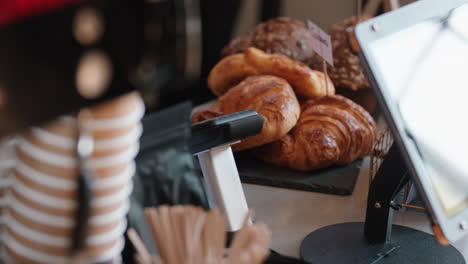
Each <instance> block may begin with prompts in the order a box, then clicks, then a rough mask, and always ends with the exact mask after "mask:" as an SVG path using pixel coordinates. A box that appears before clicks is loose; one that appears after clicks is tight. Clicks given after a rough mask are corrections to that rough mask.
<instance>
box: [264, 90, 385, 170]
mask: <svg viewBox="0 0 468 264" xmlns="http://www.w3.org/2000/svg"><path fill="white" fill-rule="evenodd" d="M376 138H377V128H376V124H375V122H374V120H373V118H372V117H371V115H370V114H369V113H368V112H367V111H365V110H364V109H363V108H362V107H361V106H359V105H358V104H356V103H354V102H353V101H351V100H349V99H347V98H345V97H343V96H339V95H334V96H327V97H322V98H319V99H312V100H308V101H307V102H306V103H305V104H303V105H302V107H301V116H300V118H299V121H298V122H297V124H296V126H295V127H294V128H293V129H292V130H291V131H290V132H289V133H288V134H287V135H286V136H284V137H282V138H281V139H280V140H278V141H275V142H273V143H270V144H267V145H265V146H262V147H260V148H258V149H256V150H255V155H256V156H257V157H258V158H260V159H262V160H264V161H266V162H268V163H273V164H276V165H279V166H284V167H289V168H293V169H297V170H303V171H307V170H314V169H320V168H325V167H329V166H331V165H346V164H348V163H351V162H352V161H354V160H356V159H358V158H361V157H364V156H367V155H369V154H370V153H371V151H372V150H373V147H374V144H375V142H376Z"/></svg>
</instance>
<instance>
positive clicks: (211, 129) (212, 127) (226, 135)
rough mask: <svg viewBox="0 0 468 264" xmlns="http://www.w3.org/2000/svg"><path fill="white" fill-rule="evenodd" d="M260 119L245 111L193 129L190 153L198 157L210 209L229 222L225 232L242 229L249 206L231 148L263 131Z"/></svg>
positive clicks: (251, 112)
mask: <svg viewBox="0 0 468 264" xmlns="http://www.w3.org/2000/svg"><path fill="white" fill-rule="evenodd" d="M262 127H263V117H262V116H260V115H259V114H258V113H257V112H255V111H252V110H246V111H242V112H238V113H234V114H230V115H225V116H221V117H217V118H214V119H210V120H206V121H203V122H200V123H197V124H194V125H193V126H192V140H191V151H192V153H193V154H194V155H195V156H197V157H198V160H199V162H200V167H201V169H202V172H203V182H204V185H205V191H206V194H207V196H208V201H209V204H210V207H218V208H219V209H220V210H221V212H223V213H224V214H225V215H226V216H227V219H228V228H229V230H228V231H231V232H235V231H237V230H239V229H241V227H242V224H243V222H244V219H245V217H246V215H247V213H248V210H249V209H248V206H247V202H246V199H245V195H244V190H243V189H242V184H241V181H240V178H239V172H238V171H237V167H236V162H235V160H234V155H233V153H232V149H231V145H232V144H235V143H237V142H239V141H240V140H242V139H244V138H247V137H250V136H254V135H256V134H258V133H260V131H261V130H262Z"/></svg>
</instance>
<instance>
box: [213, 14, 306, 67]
mask: <svg viewBox="0 0 468 264" xmlns="http://www.w3.org/2000/svg"><path fill="white" fill-rule="evenodd" d="M313 41H314V40H313V38H312V34H310V31H309V30H308V29H307V27H306V25H305V24H304V23H303V22H302V21H300V20H297V19H293V18H288V17H279V18H274V19H270V20H268V21H266V22H264V23H260V24H258V25H257V26H255V28H253V29H252V30H250V31H249V32H247V33H246V34H244V35H242V36H240V37H238V38H235V39H233V40H232V41H231V42H230V43H229V44H228V45H227V46H226V47H225V48H224V49H223V51H222V56H223V57H224V56H229V55H233V54H237V53H242V52H244V51H246V50H247V48H249V47H255V48H258V49H261V50H263V51H265V52H267V53H270V54H273V53H280V54H283V55H285V56H288V57H289V58H291V59H293V60H297V61H300V62H303V63H306V62H307V61H309V60H310V59H311V58H312V57H314V51H313V49H312V43H313Z"/></svg>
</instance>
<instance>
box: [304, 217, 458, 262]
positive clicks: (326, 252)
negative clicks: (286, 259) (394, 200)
mask: <svg viewBox="0 0 468 264" xmlns="http://www.w3.org/2000/svg"><path fill="white" fill-rule="evenodd" d="M300 254H301V257H302V258H303V259H304V260H305V261H307V262H311V263H318V264H329V263H330V264H336V263H353V264H354V263H356V264H360V263H364V264H395V263H398V264H406V263H411V264H414V263H423V264H465V263H466V262H465V259H464V258H463V256H462V255H461V254H460V252H458V250H457V249H455V248H454V247H452V246H448V247H445V246H441V245H440V244H438V243H437V242H436V240H435V239H434V237H433V236H432V235H430V234H428V233H425V232H422V231H419V230H416V229H413V228H408V227H404V226H399V225H393V229H392V239H391V241H389V242H388V243H385V244H369V243H368V242H367V240H366V239H365V237H364V223H343V224H337V225H330V226H326V227H323V228H321V229H318V230H316V231H314V232H312V233H310V234H309V235H307V237H306V238H305V239H304V241H302V244H301V252H300Z"/></svg>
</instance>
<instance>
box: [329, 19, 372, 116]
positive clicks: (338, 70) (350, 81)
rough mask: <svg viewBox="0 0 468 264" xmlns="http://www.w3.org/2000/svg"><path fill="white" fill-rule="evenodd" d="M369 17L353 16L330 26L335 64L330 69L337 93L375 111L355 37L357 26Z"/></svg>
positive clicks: (370, 110)
mask: <svg viewBox="0 0 468 264" xmlns="http://www.w3.org/2000/svg"><path fill="white" fill-rule="evenodd" d="M367 19H369V17H367V16H361V18H360V19H358V18H357V17H351V18H348V19H346V20H344V21H343V22H341V23H338V24H335V25H333V26H332V27H331V28H330V30H329V33H330V35H331V38H332V45H333V62H334V66H335V67H334V69H333V70H332V71H330V78H331V79H332V81H333V84H334V85H335V87H336V93H337V94H341V95H343V96H346V97H348V98H350V99H352V100H353V101H355V102H356V103H358V104H360V105H361V106H363V107H364V108H365V109H366V110H367V111H369V112H373V111H374V110H375V107H376V100H375V98H374V95H373V94H372V91H371V89H370V84H369V81H368V80H367V78H366V76H365V75H364V72H363V69H362V67H361V65H360V63H359V57H358V55H357V51H358V49H359V47H358V44H357V42H355V39H354V28H355V26H356V25H357V24H358V23H359V22H362V21H364V20H367Z"/></svg>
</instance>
